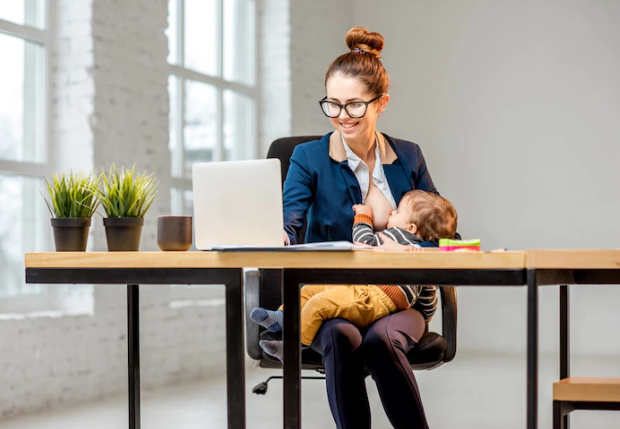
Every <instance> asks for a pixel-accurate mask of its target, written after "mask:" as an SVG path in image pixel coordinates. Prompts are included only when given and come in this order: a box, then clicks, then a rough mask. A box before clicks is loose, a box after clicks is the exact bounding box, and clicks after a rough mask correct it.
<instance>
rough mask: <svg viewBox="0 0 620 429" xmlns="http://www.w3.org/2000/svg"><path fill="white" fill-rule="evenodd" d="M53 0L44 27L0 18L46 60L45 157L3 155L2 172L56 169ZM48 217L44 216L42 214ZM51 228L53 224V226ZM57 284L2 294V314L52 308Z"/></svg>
mask: <svg viewBox="0 0 620 429" xmlns="http://www.w3.org/2000/svg"><path fill="white" fill-rule="evenodd" d="M54 6H55V5H54V4H53V0H48V1H47V2H46V4H45V11H44V13H45V18H44V22H45V29H44V30H42V29H39V28H35V27H31V26H29V25H25V24H24V25H22V24H16V23H14V22H11V21H7V20H4V19H0V33H2V34H6V35H9V36H13V37H17V38H20V39H23V40H25V41H28V42H34V43H37V44H40V45H41V46H42V47H43V50H44V54H43V55H44V64H43V74H44V76H43V80H44V85H43V88H42V89H43V93H42V94H41V98H42V99H43V100H44V105H45V107H44V110H43V116H44V119H43V127H44V140H45V141H44V144H43V148H42V150H43V155H44V159H45V161H44V162H42V163H36V162H20V161H10V160H3V159H0V173H2V174H9V175H15V176H21V177H28V178H42V177H44V176H47V177H48V176H49V175H50V173H51V172H52V171H53V168H52V165H54V164H55V162H54V161H55V160H54V150H53V147H52V141H53V140H52V139H51V132H50V115H49V113H50V111H51V97H50V88H51V55H50V53H51V50H52V40H53V37H52V34H53V29H52V22H53V19H52V13H53V7H54ZM43 218H44V219H45V216H44V215H43ZM37 228H40V231H39V233H40V236H41V237H42V238H41V239H42V243H41V244H42V246H43V248H44V249H50V247H51V245H52V240H51V229H49V230H47V232H46V228H45V225H43V224H40V225H37ZM50 228H51V227H50ZM56 295H57V288H55V287H53V286H51V285H42V288H41V292H40V293H38V294H22V295H12V296H6V297H0V314H10V313H32V312H43V311H49V310H53V309H54V308H55V307H56V305H55V303H56V302H57V296H56Z"/></svg>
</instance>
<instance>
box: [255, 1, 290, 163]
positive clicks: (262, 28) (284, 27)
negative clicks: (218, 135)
mask: <svg viewBox="0 0 620 429" xmlns="http://www.w3.org/2000/svg"><path fill="white" fill-rule="evenodd" d="M257 13H258V28H259V52H260V55H258V68H259V94H260V96H259V102H258V106H259V108H258V111H259V115H260V117H259V121H260V122H259V123H260V127H259V153H258V156H259V157H260V158H264V157H265V155H267V150H268V149H269V145H270V144H271V142H272V141H274V140H275V139H277V138H280V137H287V136H290V135H291V52H290V50H291V49H290V46H291V40H290V39H291V24H290V19H291V17H290V7H289V0H259V1H257Z"/></svg>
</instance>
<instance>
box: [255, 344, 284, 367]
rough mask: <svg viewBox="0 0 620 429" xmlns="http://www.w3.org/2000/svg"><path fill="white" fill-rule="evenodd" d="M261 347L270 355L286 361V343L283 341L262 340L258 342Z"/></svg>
mask: <svg viewBox="0 0 620 429" xmlns="http://www.w3.org/2000/svg"><path fill="white" fill-rule="evenodd" d="M258 344H259V345H260V348H261V349H263V350H264V351H265V353H267V354H268V355H270V356H273V357H275V358H278V360H279V361H280V362H284V360H283V359H284V344H283V342H282V341H267V340H260V341H259V342H258Z"/></svg>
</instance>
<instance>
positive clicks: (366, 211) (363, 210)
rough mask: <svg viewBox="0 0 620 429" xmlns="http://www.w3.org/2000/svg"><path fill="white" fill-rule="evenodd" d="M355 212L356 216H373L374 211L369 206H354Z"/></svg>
mask: <svg viewBox="0 0 620 429" xmlns="http://www.w3.org/2000/svg"><path fill="white" fill-rule="evenodd" d="M353 211H354V212H355V214H363V215H368V216H372V209H371V208H370V207H369V206H365V205H363V204H355V205H354V206H353Z"/></svg>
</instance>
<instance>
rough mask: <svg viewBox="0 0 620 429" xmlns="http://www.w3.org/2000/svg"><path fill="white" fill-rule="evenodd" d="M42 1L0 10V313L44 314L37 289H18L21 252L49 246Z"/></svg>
mask: <svg viewBox="0 0 620 429" xmlns="http://www.w3.org/2000/svg"><path fill="white" fill-rule="evenodd" d="M45 3H46V2H45V0H11V1H3V2H2V5H1V6H0V52H2V79H0V94H2V103H0V273H2V274H1V275H0V312H15V311H18V312H22V311H37V310H43V309H48V308H49V306H48V304H49V303H48V301H49V297H48V296H46V293H45V288H44V287H43V286H41V285H31V284H28V285H27V284H25V280H24V261H23V260H24V252H28V251H42V250H45V249H47V248H48V246H49V244H50V234H51V228H46V227H45V222H49V221H48V218H49V216H48V215H47V214H46V208H45V204H44V202H43V199H42V198H41V195H40V194H39V190H40V189H41V190H42V189H43V186H42V181H41V177H42V176H44V175H48V173H49V171H50V168H49V156H48V154H49V152H50V151H49V147H48V142H47V141H48V139H47V135H48V133H47V129H48V128H47V119H46V111H47V105H48V97H47V95H46V91H47V87H48V85H47V75H48V73H47V70H48V60H47V55H46V50H47V46H48V44H49V43H48V41H49V35H48V32H47V31H46V29H47V27H48V25H47V13H46V4H45Z"/></svg>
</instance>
